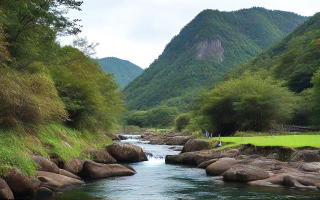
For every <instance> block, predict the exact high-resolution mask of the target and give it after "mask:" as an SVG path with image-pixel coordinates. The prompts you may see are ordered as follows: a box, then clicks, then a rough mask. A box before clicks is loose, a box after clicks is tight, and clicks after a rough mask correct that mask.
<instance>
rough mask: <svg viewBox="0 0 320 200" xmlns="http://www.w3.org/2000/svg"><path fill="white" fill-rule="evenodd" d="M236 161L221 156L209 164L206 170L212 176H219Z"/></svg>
mask: <svg viewBox="0 0 320 200" xmlns="http://www.w3.org/2000/svg"><path fill="white" fill-rule="evenodd" d="M237 163H238V161H237V160H236V159H234V158H221V159H219V160H218V161H217V162H214V163H212V164H210V165H209V166H208V167H207V168H206V172H207V174H209V175H212V176H219V175H221V174H223V173H224V172H226V171H227V170H228V169H230V168H231V167H232V166H233V165H235V164H237Z"/></svg>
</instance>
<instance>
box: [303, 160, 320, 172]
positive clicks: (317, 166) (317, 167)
mask: <svg viewBox="0 0 320 200" xmlns="http://www.w3.org/2000/svg"><path fill="white" fill-rule="evenodd" d="M299 169H300V170H302V171H306V172H320V162H312V163H305V164H302V165H301V166H299Z"/></svg>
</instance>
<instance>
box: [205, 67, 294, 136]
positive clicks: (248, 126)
mask: <svg viewBox="0 0 320 200" xmlns="http://www.w3.org/2000/svg"><path fill="white" fill-rule="evenodd" d="M296 101H297V97H296V96H295V95H294V94H293V93H291V92H289V91H288V90H287V89H286V88H284V87H281V83H279V82H276V81H274V80H272V79H271V78H270V77H268V78H263V77H262V76H261V75H260V74H251V73H245V74H244V75H243V76H242V77H240V78H239V79H232V80H229V81H226V82H223V83H222V84H221V85H219V86H218V87H216V88H214V89H213V90H211V91H210V92H209V93H207V94H205V95H203V97H202V98H201V100H200V101H199V102H200V103H201V113H202V115H204V116H205V117H207V119H210V122H211V123H210V124H209V127H208V128H213V129H214V130H215V132H217V133H222V134H230V133H233V132H235V131H236V130H253V131H261V130H265V129H267V128H268V126H269V125H270V123H272V122H274V121H276V122H279V123H281V122H285V121H286V120H288V119H289V118H290V117H291V115H292V113H293V110H294V108H295V106H296ZM210 125H211V127H210Z"/></svg>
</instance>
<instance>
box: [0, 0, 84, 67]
mask: <svg viewBox="0 0 320 200" xmlns="http://www.w3.org/2000/svg"><path fill="white" fill-rule="evenodd" d="M81 4H82V1H75V0H64V1H60V0H52V1H47V0H37V1H31V0H27V1H22V0H17V1H9V0H4V1H1V2H0V10H2V12H3V13H2V14H1V15H0V23H2V24H3V25H4V29H5V32H6V33H7V38H6V40H7V42H8V43H9V52H10V54H11V56H12V57H14V59H13V61H14V62H13V63H12V66H15V67H17V68H19V69H20V70H26V69H25V68H26V67H27V66H28V65H30V64H31V63H32V62H34V61H39V60H44V59H48V57H51V56H52V52H51V51H52V50H51V49H53V48H54V46H55V42H54V40H55V35H56V33H58V34H77V33H79V32H80V26H78V25H77V21H78V20H73V21H71V20H69V18H67V17H65V16H64V14H66V13H67V12H68V10H70V9H73V10H80V8H79V7H80V6H81ZM63 8H67V9H63Z"/></svg>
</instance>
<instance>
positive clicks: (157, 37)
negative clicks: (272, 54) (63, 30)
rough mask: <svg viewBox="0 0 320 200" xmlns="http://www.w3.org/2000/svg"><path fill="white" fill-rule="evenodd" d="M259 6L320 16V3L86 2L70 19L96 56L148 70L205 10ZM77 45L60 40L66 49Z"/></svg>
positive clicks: (253, 0)
mask: <svg viewBox="0 0 320 200" xmlns="http://www.w3.org/2000/svg"><path fill="white" fill-rule="evenodd" d="M253 6H259V7H265V8H267V9H272V10H283V11H291V12H295V13H297V14H300V15H304V16H311V15H314V14H315V13H316V12H320V0H263V1H261V0H219V1H217V0H84V3H83V5H82V11H80V12H79V11H71V12H70V13H69V14H68V17H70V18H71V19H75V18H76V19H81V20H82V22H80V24H81V25H83V29H82V33H81V34H79V36H80V37H87V38H88V40H89V42H94V43H99V46H98V47H97V48H96V51H97V55H96V57H98V58H104V57H111V56H112V57H117V58H120V59H124V60H129V61H130V62H132V63H134V64H136V65H138V66H140V67H142V68H147V67H149V65H150V64H151V63H152V62H153V60H155V59H157V58H158V56H159V55H160V54H161V53H162V51H163V50H164V47H165V45H166V44H167V43H169V42H170V40H171V38H172V37H173V36H174V35H177V34H178V33H179V31H180V30H181V28H182V27H184V26H185V25H186V24H187V23H189V22H190V21H191V20H192V19H193V18H194V17H195V16H196V15H197V14H198V13H199V12H201V11H202V10H204V9H218V10H220V11H233V10H239V9H242V8H250V7H253ZM71 41H72V37H64V38H60V42H61V44H63V45H65V44H70V43H71Z"/></svg>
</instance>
